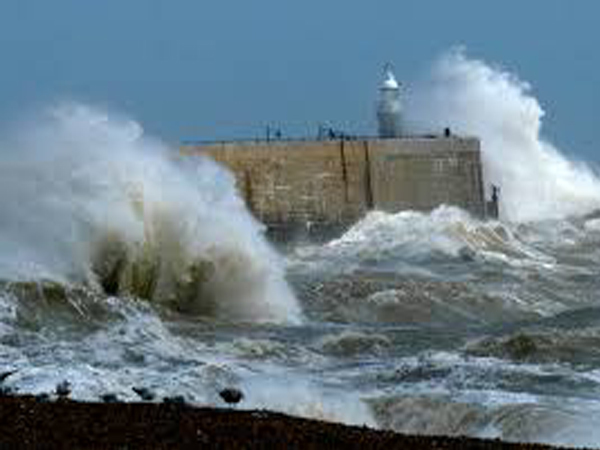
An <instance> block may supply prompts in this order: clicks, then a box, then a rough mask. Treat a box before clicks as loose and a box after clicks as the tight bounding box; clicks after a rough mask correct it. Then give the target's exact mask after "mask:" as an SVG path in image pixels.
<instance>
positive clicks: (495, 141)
mask: <svg viewBox="0 0 600 450" xmlns="http://www.w3.org/2000/svg"><path fill="white" fill-rule="evenodd" d="M409 103H410V104H409V106H408V108H407V116H408V122H409V123H411V124H412V126H413V127H414V128H415V130H421V131H423V130H432V129H433V130H440V129H442V128H443V127H447V126H450V127H451V128H452V129H453V130H454V131H455V132H457V133H459V134H468V135H475V136H478V137H480V138H481V141H482V151H483V164H484V176H485V178H486V181H487V182H488V186H487V188H488V189H489V187H490V186H489V184H491V183H494V184H496V185H499V186H500V187H501V194H502V195H501V200H502V202H501V215H502V217H503V218H504V219H507V220H510V221H519V222H523V221H537V220H544V219H557V218H564V217H566V216H569V215H578V214H585V213H587V212H589V211H591V210H594V209H597V208H599V207H600V180H599V179H598V177H597V176H596V175H595V174H594V173H593V171H592V170H590V168H589V167H588V166H586V164H584V163H583V162H580V161H575V160H571V159H569V158H567V157H566V156H565V155H564V154H562V153H561V152H560V151H559V150H558V149H556V148H555V147H554V146H553V145H552V144H550V143H549V142H548V141H547V140H545V139H544V138H543V136H542V135H541V128H542V118H543V115H544V111H543V109H542V107H541V106H540V104H539V102H538V100H537V99H536V98H535V97H533V96H532V95H531V93H530V86H529V84H527V83H526V82H524V81H522V80H520V79H519V78H518V77H517V76H516V75H514V74H513V73H510V72H508V71H507V70H504V69H502V68H499V67H495V66H490V65H489V64H486V63H485V62H484V61H481V60H477V59H471V58H468V57H467V56H465V53H464V51H463V50H462V49H455V50H452V51H450V52H448V53H446V54H445V55H444V56H442V57H441V58H440V59H439V60H438V61H437V63H436V64H435V65H434V67H433V70H432V72H431V76H430V77H429V79H428V80H427V81H426V82H424V83H422V84H421V85H420V86H419V87H418V88H417V89H416V92H415V93H414V95H413V97H412V99H411V100H410V102H409Z"/></svg>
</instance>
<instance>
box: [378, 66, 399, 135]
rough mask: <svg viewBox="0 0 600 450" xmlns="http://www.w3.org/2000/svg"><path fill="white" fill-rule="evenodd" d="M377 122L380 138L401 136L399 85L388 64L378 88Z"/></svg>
mask: <svg viewBox="0 0 600 450" xmlns="http://www.w3.org/2000/svg"><path fill="white" fill-rule="evenodd" d="M377 122H378V125H379V137H380V138H398V137H400V136H401V134H402V128H401V123H400V122H401V106H400V84H399V83H398V82H397V81H396V77H395V76H394V74H393V72H392V68H391V66H390V65H389V64H387V65H386V67H385V77H384V80H383V82H382V83H381V85H380V86H379V100H378V103H377Z"/></svg>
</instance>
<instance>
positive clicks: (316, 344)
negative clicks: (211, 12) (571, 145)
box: [0, 51, 600, 445]
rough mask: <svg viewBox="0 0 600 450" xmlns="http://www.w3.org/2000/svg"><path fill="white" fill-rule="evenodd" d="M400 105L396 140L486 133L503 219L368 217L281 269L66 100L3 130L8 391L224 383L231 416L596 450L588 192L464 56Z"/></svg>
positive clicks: (212, 197)
mask: <svg viewBox="0 0 600 450" xmlns="http://www.w3.org/2000/svg"><path fill="white" fill-rule="evenodd" d="M410 100H411V101H410V105H409V107H408V109H407V110H408V112H407V113H408V115H409V117H408V119H409V121H410V123H412V124H413V125H414V130H419V131H437V130H441V129H443V128H444V127H446V126H450V127H451V128H452V130H453V131H454V132H455V133H457V134H468V135H477V136H480V137H481V139H482V150H483V160H484V171H485V178H486V182H487V183H488V185H489V184H490V183H494V184H497V185H499V186H500V187H501V212H502V214H501V218H500V220H498V221H496V220H494V221H485V220H480V219H478V218H474V217H471V216H470V215H469V214H468V213H467V212H465V211H462V210H460V209H458V208H456V207H453V206H451V205H442V206H440V207H439V208H437V209H436V210H435V211H432V212H417V211H402V212H399V213H396V214H390V213H385V212H382V211H373V212H371V213H369V214H367V216H366V217H364V218H362V219H361V220H360V221H358V222H357V223H356V224H354V226H352V227H351V228H350V229H349V230H348V231H347V232H346V233H344V234H343V235H342V236H339V237H338V238H336V239H333V240H331V241H329V242H326V243H324V244H311V243H304V244H297V245H295V246H292V247H290V248H287V249H286V250H285V253H284V254H278V253H277V252H276V251H274V249H273V248H272V247H271V246H270V245H269V244H268V243H267V242H266V240H265V237H264V234H263V232H264V229H263V226H262V225H261V224H259V223H257V222H256V221H255V220H254V219H253V217H252V216H251V214H250V213H249V212H248V211H247V209H246V208H245V206H244V204H243V201H242V200H241V198H240V196H239V195H238V194H237V192H236V189H235V184H234V180H233V177H232V175H231V174H230V173H229V172H228V171H226V170H225V169H224V168H222V167H220V166H219V165H217V164H215V163H213V162H211V161H210V160H207V159H204V158H202V157H190V156H182V155H181V154H180V153H179V152H178V151H177V149H175V148H171V147H168V146H166V145H165V144H164V143H162V142H160V141H158V140H156V139H152V138H151V137H148V136H146V135H145V134H144V132H143V129H142V127H141V126H140V125H139V124H137V123H136V122H134V121H131V120H129V119H127V118H125V117H123V116H119V115H115V114H114V113H109V112H106V111H102V110H99V109H96V108H92V107H89V106H86V105H81V104H66V105H59V106H58V107H55V108H52V109H50V110H48V111H45V112H43V113H42V114H40V115H38V116H37V117H35V118H32V119H30V120H27V121H25V122H22V123H21V124H20V126H18V127H16V128H14V129H11V130H9V131H8V132H4V133H0V208H1V214H0V367H1V368H3V369H4V368H6V369H17V372H16V374H14V375H12V376H11V377H9V378H8V380H7V386H9V387H11V388H15V389H18V390H19V391H20V392H26V393H40V392H51V391H52V390H53V389H54V386H56V384H57V383H58V382H60V381H62V380H64V379H68V380H70V381H71V382H72V384H73V397H75V398H77V399H81V400H86V401H87V400H90V401H92V400H97V399H98V398H99V396H100V395H102V394H105V393H108V392H111V393H115V394H117V395H118V397H119V398H120V399H122V400H125V401H134V400H138V398H137V397H136V395H135V394H134V393H133V391H132V390H131V388H132V387H134V386H138V387H139V386H143V387H147V388H149V389H151V390H152V391H153V392H155V393H156V394H157V398H158V399H160V398H161V397H163V396H167V395H183V396H184V397H185V399H186V401H189V402H191V403H194V404H199V405H211V406H224V405H223V403H222V401H221V400H220V398H219V396H218V392H219V390H220V389H222V388H224V387H237V388H239V389H241V390H242V391H243V392H244V394H245V399H244V401H243V403H241V404H240V407H242V408H249V409H250V408H269V409H274V410H279V411H284V412H288V413H291V414H297V415H301V416H308V417H315V418H319V419H325V420H333V421H340V422H345V423H352V424H359V425H361V424H368V425H370V426H375V427H381V428H388V429H394V430H398V431H403V432H410V433H424V434H444V435H464V434H466V435H471V436H481V437H499V438H502V439H506V440H513V441H534V442H550V443H556V444H566V445H598V443H599V442H600V441H599V437H598V433H597V431H596V430H597V429H598V426H599V425H600V423H599V421H598V419H597V417H598V412H599V411H600V402H598V398H600V357H599V356H598V354H597V351H596V349H597V348H598V345H600V308H599V307H598V292H599V290H600V271H599V267H600V219H598V216H597V214H590V213H593V212H594V211H595V210H596V209H598V208H599V207H600V182H599V181H598V179H597V178H596V176H595V174H594V173H593V172H592V171H591V170H590V169H589V168H588V167H587V166H586V165H585V164H584V163H583V162H576V161H572V160H570V159H569V158H567V157H566V156H565V155H563V154H561V152H560V151H559V150H558V149H556V148H554V147H553V146H552V145H551V144H549V143H548V142H545V141H544V139H543V137H541V120H542V117H543V111H542V109H541V107H540V106H539V103H538V101H537V100H536V99H535V98H534V97H532V95H531V90H530V88H529V87H528V86H527V84H526V83H524V82H523V81H520V80H519V79H518V77H516V76H515V75H512V74H510V73H508V72H506V71H505V70H503V69H499V68H497V67H493V66H490V65H488V64H486V63H485V62H483V61H478V60H473V59H470V58H468V57H467V56H465V54H464V52H462V51H451V52H449V53H448V54H446V55H445V56H443V57H442V58H441V59H440V60H438V61H437V62H436V63H435V64H434V66H433V69H432V73H431V77H430V79H428V80H427V81H426V82H424V83H423V84H422V85H421V86H420V87H419V89H417V90H416V91H415V93H414V95H413V97H412V98H411V99H410ZM488 188H489V186H488ZM488 195H489V193H488Z"/></svg>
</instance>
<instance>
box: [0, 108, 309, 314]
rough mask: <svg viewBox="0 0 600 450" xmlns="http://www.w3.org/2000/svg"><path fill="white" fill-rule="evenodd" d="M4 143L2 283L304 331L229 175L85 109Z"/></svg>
mask: <svg viewBox="0 0 600 450" xmlns="http://www.w3.org/2000/svg"><path fill="white" fill-rule="evenodd" d="M5 134H6V137H5V138H4V139H0V152H1V156H2V164H0V208H2V215H1V216H0V278H3V279H25V280H32V279H33V280H38V279H41V278H50V279H53V280H57V281H61V282H69V283H83V284H85V285H88V286H98V287H99V286H102V287H103V288H104V289H105V290H107V291H109V292H108V293H109V294H119V295H126V294H133V295H136V296H140V297H144V298H147V299H149V300H154V301H161V302H164V303H167V304H170V305H172V306H174V307H175V308H176V309H178V310H180V311H191V312H199V313H203V314H207V315H216V316H219V317H221V318H228V319H234V320H237V319H239V320H257V321H279V322H280V321H298V320H299V319H300V311H299V308H298V306H297V304H296V301H295V299H294V296H293V294H292V293H291V291H290V290H289V288H288V286H287V284H286V282H285V281H284V276H283V269H282V268H281V265H280V261H279V258H278V256H277V255H276V253H275V252H274V251H273V250H272V249H271V248H270V247H269V245H268V244H267V242H266V241H265V239H264V237H263V233H262V228H261V225H260V224H258V223H257V222H255V221H254V219H253V218H252V217H251V215H250V214H249V213H248V212H247V210H246V208H245V206H244V204H243V201H242V200H241V199H240V198H239V197H238V195H237V193H236V190H235V187H234V182H233V177H232V176H231V174H230V173H228V172H227V171H226V170H225V169H223V168H221V167H220V166H217V164H215V163H213V162H211V161H210V160H208V159H205V158H201V157H191V156H190V157H183V156H181V155H179V154H178V152H177V150H176V149H173V148H168V147H167V146H166V145H164V144H163V143H161V142H159V141H157V140H154V139H151V138H149V137H147V136H145V135H144V133H143V130H142V128H141V126H140V125H138V124H137V123H135V122H133V121H130V120H127V119H123V118H121V117H119V116H115V115H112V114H110V113H107V112H105V111H99V110H96V109H92V108H90V107H87V106H84V105H80V104H68V105H60V106H59V107H57V108H53V109H51V110H49V111H46V112H45V113H44V114H43V115H41V116H40V117H37V118H36V119H35V120H29V121H27V122H24V123H22V124H21V125H20V127H19V129H18V130H17V131H11V132H9V133H5Z"/></svg>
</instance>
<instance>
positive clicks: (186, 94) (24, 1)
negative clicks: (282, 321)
mask: <svg viewBox="0 0 600 450" xmlns="http://www.w3.org/2000/svg"><path fill="white" fill-rule="evenodd" d="M599 17H600V2H598V1H596V0H579V1H566V0H527V1H523V0H521V1H517V0H505V1H502V2H491V1H482V0H457V1H452V2H450V1H442V0H438V1H434V0H406V1H400V0H396V1H391V0H390V1H386V0H382V1H372V2H367V1H357V0H343V1H342V0H340V1H337V0H334V1H322V0H321V1H317V0H303V1H282V0H253V1H247V0H246V1H242V0H238V1H234V0H219V1H213V0H178V1H174V0H170V1H167V0H101V1H92V0H55V1H48V0H37V1H34V0H0V55H2V63H1V70H0V119H3V120H5V119H10V118H14V117H15V116H17V115H19V114H20V113H22V112H23V111H24V110H27V109H31V108H35V107H37V106H40V105H44V104H47V103H49V102H52V101H57V100H60V99H64V98H66V99H76V100H82V101H85V102H90V103H92V104H100V105H108V106H110V107H113V108H115V109H116V110H118V111H121V112H124V113H126V114H128V115H131V116H132V117H134V118H136V119H138V120H139V121H140V122H141V123H142V124H143V125H144V127H145V128H146V129H147V130H148V131H150V132H151V133H153V134H157V135H158V136H160V137H162V138H164V139H166V140H169V141H173V142H176V141H178V140H180V139H193V138H198V139H209V138H215V137H219V138H223V137H228V136H239V135H243V134H249V133H258V132H259V130H260V127H261V126H263V125H264V124H266V123H273V124H280V125H281V126H282V127H283V128H284V130H286V129H287V130H290V132H292V131H293V132H294V133H301V132H303V130H305V129H306V126H305V125H310V126H312V127H313V130H314V127H316V124H317V123H318V122H320V121H327V120H329V121H330V122H331V123H332V124H335V125H336V126H340V127H344V128H348V129H350V130H356V131H357V132H358V131H365V130H368V129H369V128H368V127H369V126H370V125H371V124H372V115H373V105H374V100H375V97H374V96H375V89H376V86H377V82H378V79H379V76H380V69H381V66H382V64H383V63H384V62H386V61H391V62H392V63H393V64H394V66H395V69H396V72H397V75H398V77H399V78H401V79H402V80H405V81H407V82H408V83H409V85H410V81H411V80H417V79H419V78H420V77H422V76H423V75H424V74H425V73H426V72H427V70H428V68H429V66H430V64H431V62H432V61H433V60H434V59H435V58H436V57H437V56H439V55H440V54H441V53H442V52H444V51H445V50H447V49H448V48H450V47H452V46H454V45H457V44H462V45H465V46H466V48H467V54H468V55H470V56H474V57H477V58H482V59H484V60H486V61H488V62H492V63H497V64H500V65H501V66H503V67H506V68H508V69H509V70H511V71H514V72H516V73H517V74H518V75H519V76H520V77H521V78H522V79H524V80H526V81H528V82H530V83H531V84H532V86H533V92H534V94H535V95H536V97H537V98H538V99H539V100H540V102H541V104H542V106H543V107H544V109H545V110H546V113H547V116H546V119H545V121H544V129H543V130H544V134H545V135H547V136H549V137H550V138H551V139H552V140H553V141H554V142H556V143H557V144H558V145H559V147H561V148H562V149H563V150H564V151H566V152H568V153H573V154H576V155H579V156H581V157H583V158H585V159H590V160H598V159H600V158H598V157H596V149H597V148H598V147H599V146H600V137H599V133H597V129H596V128H597V126H598V117H599V107H598V103H599V100H600V99H599V95H598V85H599V83H598V82H599V81H600V76H599V69H600V53H599V52H598V49H597V45H598V31H597V30H598V25H597V21H598V18H599Z"/></svg>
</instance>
